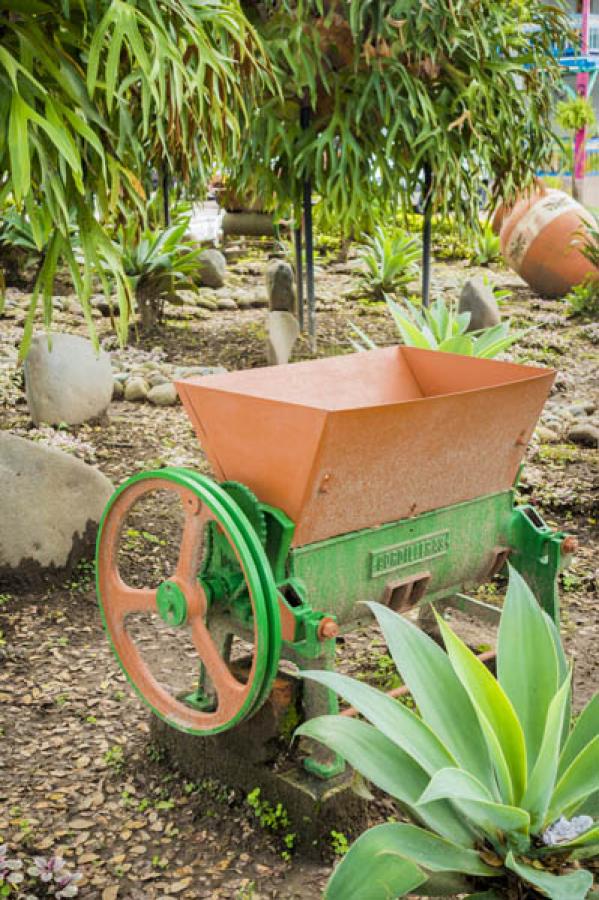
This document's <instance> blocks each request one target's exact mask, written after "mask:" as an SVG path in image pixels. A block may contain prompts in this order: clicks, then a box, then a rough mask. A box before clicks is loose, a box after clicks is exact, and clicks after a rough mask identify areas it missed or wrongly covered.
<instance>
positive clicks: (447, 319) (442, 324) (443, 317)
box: [350, 297, 524, 359]
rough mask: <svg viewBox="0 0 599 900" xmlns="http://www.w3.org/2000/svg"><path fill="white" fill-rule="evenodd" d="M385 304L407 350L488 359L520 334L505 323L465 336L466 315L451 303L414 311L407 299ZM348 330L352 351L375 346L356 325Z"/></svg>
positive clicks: (514, 340)
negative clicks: (401, 301)
mask: <svg viewBox="0 0 599 900" xmlns="http://www.w3.org/2000/svg"><path fill="white" fill-rule="evenodd" d="M387 305H388V306H389V309H390V311H391V315H392V316H393V319H394V321H395V324H396V326H397V330H398V331H399V334H400V336H401V339H402V341H403V343H404V344H406V345H407V346H408V347H420V348H422V349H423V350H440V351H442V352H444V353H459V354H461V355H462V356H478V357H481V358H484V359H490V358H491V357H493V356H497V354H498V353H501V352H503V350H506V349H507V348H508V347H510V346H511V345H512V344H513V343H515V342H516V341H517V340H519V339H520V337H522V334H523V333H524V332H521V331H520V332H514V333H513V334H510V326H509V322H500V323H499V324H498V325H493V326H491V327H490V328H483V329H482V330H481V331H473V332H470V333H469V334H466V329H467V328H468V325H469V324H470V313H469V312H463V313H458V312H457V310H456V306H455V303H449V304H448V303H446V302H445V300H442V299H438V300H435V301H434V302H433V303H431V305H430V306H428V307H425V306H423V307H421V308H420V309H418V308H417V307H415V306H414V305H413V304H412V303H410V301H409V300H404V302H403V305H400V304H399V303H396V302H395V301H394V300H392V299H391V298H390V297H387ZM352 327H353V329H354V331H355V333H356V334H357V335H358V338H359V340H355V339H352V338H350V343H351V344H352V346H353V347H354V349H355V350H372V349H374V348H375V347H376V344H375V343H374V341H372V340H371V339H370V338H369V337H368V336H367V335H366V334H364V332H363V331H361V330H360V329H359V328H358V327H357V326H356V325H353V326H352Z"/></svg>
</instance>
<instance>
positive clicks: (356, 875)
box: [325, 825, 427, 900]
mask: <svg viewBox="0 0 599 900" xmlns="http://www.w3.org/2000/svg"><path fill="white" fill-rule="evenodd" d="M389 827H390V826H389V825H379V826H377V827H375V828H370V829H369V830H368V831H365V832H364V834H362V835H360V837H359V838H358V840H357V841H356V842H355V843H354V844H352V846H351V847H350V848H349V851H348V852H347V854H346V855H345V856H344V857H343V859H342V860H341V862H340V863H338V864H337V866H336V867H335V869H334V871H333V874H332V875H331V877H330V879H329V882H328V884H327V887H326V890H325V900H395V898H396V897H405V895H406V894H408V893H410V892H411V891H413V890H414V888H417V887H418V886H419V885H421V884H424V882H425V881H426V879H427V876H426V874H425V873H424V871H423V870H422V869H421V868H420V867H419V866H417V865H416V863H413V862H411V861H410V860H408V859H404V858H402V857H401V856H400V855H399V854H397V853H396V852H395V851H394V849H393V848H394V846H395V842H393V841H392V835H390V833H389V831H388V829H389Z"/></svg>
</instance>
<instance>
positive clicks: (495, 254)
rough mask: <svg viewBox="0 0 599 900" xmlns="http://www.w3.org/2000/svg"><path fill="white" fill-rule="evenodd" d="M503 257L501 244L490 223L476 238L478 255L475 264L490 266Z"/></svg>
mask: <svg viewBox="0 0 599 900" xmlns="http://www.w3.org/2000/svg"><path fill="white" fill-rule="evenodd" d="M500 256H501V242H500V240H499V235H497V234H495V232H494V231H493V228H492V227H491V225H489V224H488V223H487V224H486V225H485V226H484V227H483V229H482V231H481V233H480V234H479V235H478V236H477V238H476V253H475V256H474V260H473V262H474V263H475V264H476V265H478V266H488V265H489V263H492V262H496V261H497V260H498V259H499V258H500Z"/></svg>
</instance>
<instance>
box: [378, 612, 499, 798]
mask: <svg viewBox="0 0 599 900" xmlns="http://www.w3.org/2000/svg"><path fill="white" fill-rule="evenodd" d="M368 606H369V607H370V609H371V610H372V612H373V613H374V615H375V616H376V618H377V620H378V623H379V625H380V627H381V630H382V632H383V636H384V638H385V641H386V643H387V646H388V647H389V652H390V653H391V655H392V657H393V661H394V662H395V665H396V667H397V669H398V671H399V672H400V674H401V676H402V678H403V680H404V682H405V683H406V684H408V685H409V687H410V690H411V691H412V696H413V697H414V700H415V702H416V705H417V707H418V709H419V711H420V713H421V715H422V718H423V719H424V721H425V722H426V724H427V725H428V726H429V727H430V728H431V730H432V731H433V732H434V733H435V734H436V735H437V736H438V738H439V739H440V740H441V741H442V742H443V744H444V745H445V747H447V749H448V751H449V752H450V753H451V754H452V756H453V757H455V759H457V761H458V763H459V764H460V766H461V767H462V768H464V769H466V770H467V771H468V772H471V773H472V774H473V775H474V776H475V777H476V778H478V780H479V781H481V782H482V783H483V784H484V785H485V786H486V787H487V788H489V789H490V790H491V791H492V790H493V788H494V784H495V779H494V775H493V770H492V767H491V762H490V759H489V752H488V749H487V744H486V741H485V738H484V735H483V733H482V730H481V727H480V724H479V721H478V718H477V716H476V713H475V710H474V707H473V705H472V703H471V701H470V698H469V696H468V694H467V692H466V690H465V688H464V686H463V685H462V683H461V681H460V680H459V678H458V677H457V675H456V673H455V672H454V670H453V668H452V666H451V663H450V661H449V658H448V657H447V654H446V653H444V652H443V650H442V649H441V648H440V647H439V646H438V644H436V643H435V641H433V640H432V638H430V637H429V636H428V635H426V634H424V633H423V632H422V631H421V630H420V629H419V628H418V627H417V626H416V625H413V624H412V623H411V622H409V621H408V619H406V618H405V617H404V616H401V615H398V614H397V613H395V612H393V611H392V610H390V609H389V608H388V607H386V606H383V605H382V604H380V603H369V604H368Z"/></svg>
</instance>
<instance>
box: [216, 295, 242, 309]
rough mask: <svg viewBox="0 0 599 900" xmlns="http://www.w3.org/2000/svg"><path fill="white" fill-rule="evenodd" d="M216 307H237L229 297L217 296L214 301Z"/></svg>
mask: <svg viewBox="0 0 599 900" xmlns="http://www.w3.org/2000/svg"><path fill="white" fill-rule="evenodd" d="M216 305H217V307H218V309H223V310H224V309H237V304H236V303H235V301H234V300H232V299H231V297H219V298H218V300H217V301H216Z"/></svg>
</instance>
